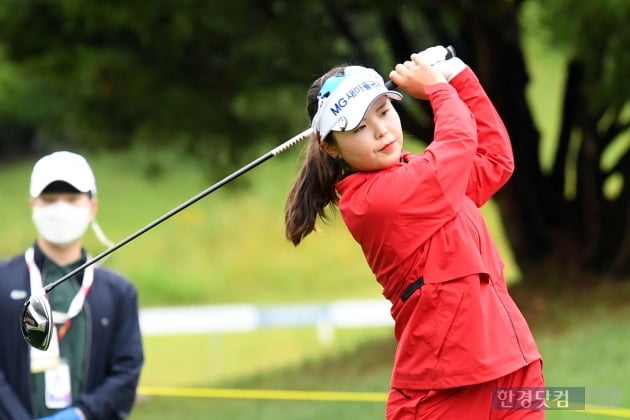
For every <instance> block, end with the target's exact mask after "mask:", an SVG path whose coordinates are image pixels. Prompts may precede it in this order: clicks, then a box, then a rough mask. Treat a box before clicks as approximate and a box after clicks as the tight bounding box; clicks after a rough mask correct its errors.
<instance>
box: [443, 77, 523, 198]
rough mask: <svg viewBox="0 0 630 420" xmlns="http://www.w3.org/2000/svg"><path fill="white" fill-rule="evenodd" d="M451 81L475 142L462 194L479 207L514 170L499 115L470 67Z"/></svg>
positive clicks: (508, 142)
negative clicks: (473, 129) (470, 122)
mask: <svg viewBox="0 0 630 420" xmlns="http://www.w3.org/2000/svg"><path fill="white" fill-rule="evenodd" d="M451 84H452V85H453V86H454V87H455V89H457V92H458V94H459V96H460V97H461V98H462V100H463V101H464V102H465V103H466V105H467V106H468V108H469V109H470V110H471V112H472V114H473V116H474V118H475V122H476V123H477V138H478V146H477V152H476V154H475V158H474V160H473V165H472V168H471V171H470V175H469V177H468V185H467V188H466V195H467V196H468V197H470V198H471V199H472V200H473V201H474V202H475V204H476V205H477V206H478V207H481V206H482V205H483V204H484V203H486V201H488V200H489V199H490V198H491V197H492V195H493V194H494V193H496V192H497V191H498V190H499V189H500V188H501V187H502V186H503V185H505V183H506V182H507V181H508V179H509V178H510V176H511V175H512V173H513V172H514V157H513V155H512V146H511V144H510V138H509V135H508V132H507V130H506V128H505V126H504V124H503V121H502V120H501V117H500V116H499V114H498V112H497V110H496V109H495V107H494V105H493V104H492V102H491V101H490V98H488V95H487V94H486V92H485V91H484V89H483V87H482V86H481V84H480V83H479V80H478V78H477V76H475V74H474V73H473V71H472V70H471V69H470V68H469V67H467V68H466V69H465V70H464V71H462V72H461V73H460V74H458V75H457V76H456V77H455V78H454V79H453V80H451Z"/></svg>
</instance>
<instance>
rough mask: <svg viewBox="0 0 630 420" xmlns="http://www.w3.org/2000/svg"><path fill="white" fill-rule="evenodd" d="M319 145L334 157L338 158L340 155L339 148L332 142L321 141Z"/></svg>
mask: <svg viewBox="0 0 630 420" xmlns="http://www.w3.org/2000/svg"><path fill="white" fill-rule="evenodd" d="M319 147H321V149H322V150H323V151H324V152H325V153H326V154H327V155H328V156H330V157H331V158H333V159H336V158H338V157H339V156H340V155H339V151H338V150H337V148H336V147H335V146H333V145H332V144H330V143H327V142H325V141H323V142H321V143H319Z"/></svg>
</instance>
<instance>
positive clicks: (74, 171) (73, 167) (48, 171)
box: [30, 151, 96, 198]
mask: <svg viewBox="0 0 630 420" xmlns="http://www.w3.org/2000/svg"><path fill="white" fill-rule="evenodd" d="M55 181H63V182H67V183H68V184H70V185H72V186H73V187H74V188H76V189H77V190H79V191H80V192H84V193H86V192H91V193H92V194H93V195H96V180H95V179H94V173H93V172H92V168H90V165H89V164H88V163H87V161H86V160H85V158H84V157H83V156H81V155H78V154H76V153H72V152H66V151H62V152H55V153H52V154H50V155H46V156H44V157H43V158H41V159H40V160H38V161H37V163H35V166H34V167H33V173H32V174H31V187H30V194H31V197H33V198H34V197H38V196H39V195H41V193H42V192H43V191H44V189H46V187H47V186H48V185H50V184H51V183H52V182H55Z"/></svg>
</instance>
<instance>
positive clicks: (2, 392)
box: [0, 327, 33, 420]
mask: <svg viewBox="0 0 630 420" xmlns="http://www.w3.org/2000/svg"><path fill="white" fill-rule="evenodd" d="M16 328H17V327H16ZM32 418H33V415H32V414H31V413H30V412H28V411H27V410H26V408H24V406H23V405H22V403H21V402H20V400H19V398H18V397H17V395H16V394H15V392H14V391H13V389H12V388H11V386H10V385H9V384H8V383H7V381H6V380H5V377H4V373H3V372H2V371H0V419H6V420H22V419H32Z"/></svg>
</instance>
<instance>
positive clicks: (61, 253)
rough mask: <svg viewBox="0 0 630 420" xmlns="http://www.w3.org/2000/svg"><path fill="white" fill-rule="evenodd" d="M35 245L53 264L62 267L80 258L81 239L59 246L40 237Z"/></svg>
mask: <svg viewBox="0 0 630 420" xmlns="http://www.w3.org/2000/svg"><path fill="white" fill-rule="evenodd" d="M37 245H39V248H40V249H41V250H42V252H43V253H44V255H46V257H48V258H49V259H51V260H52V261H53V262H54V263H55V264H57V265H58V266H60V267H64V266H66V265H68V264H72V263H73V262H75V261H77V260H78V259H79V258H81V239H77V240H76V241H74V242H72V243H71V244H69V245H64V246H59V245H54V244H51V243H50V242H47V241H45V240H44V239H42V238H41V237H40V238H38V239H37Z"/></svg>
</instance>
